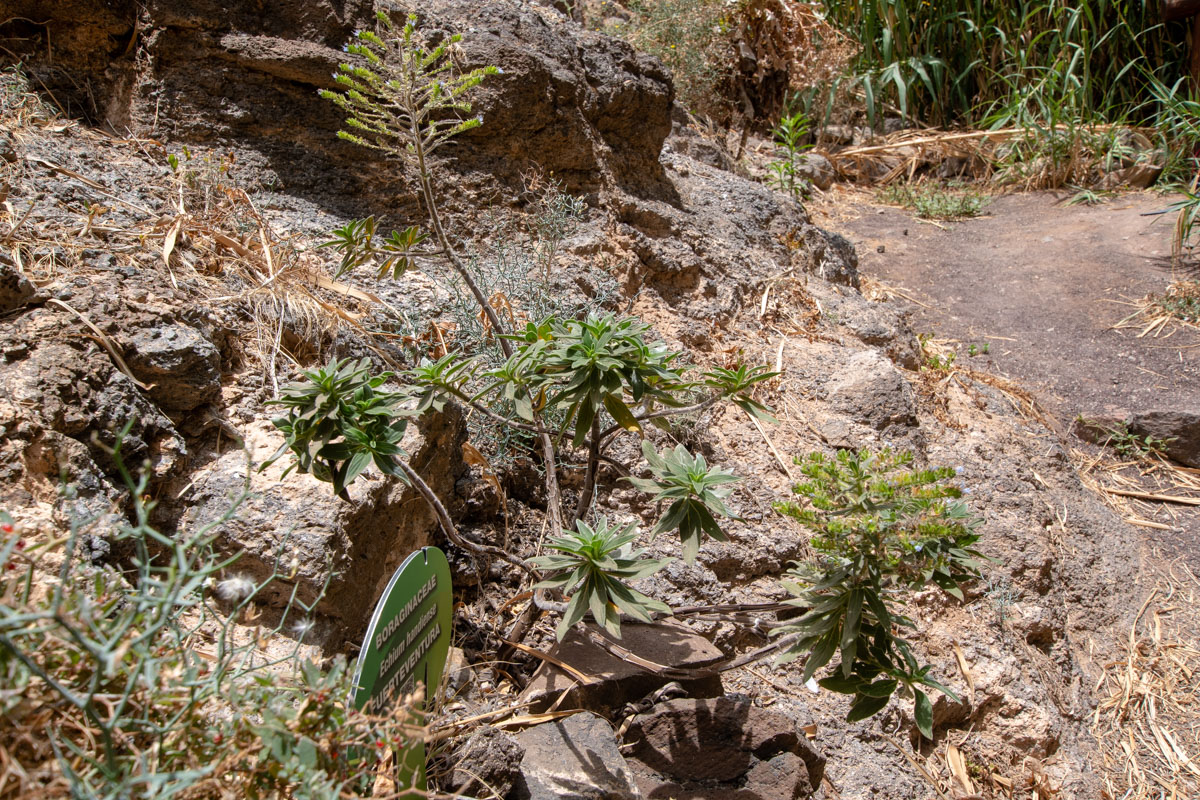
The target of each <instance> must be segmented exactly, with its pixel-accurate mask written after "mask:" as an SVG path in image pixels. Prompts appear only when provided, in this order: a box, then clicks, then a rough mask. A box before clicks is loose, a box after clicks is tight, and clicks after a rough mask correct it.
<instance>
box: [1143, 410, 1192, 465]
mask: <svg viewBox="0 0 1200 800" xmlns="http://www.w3.org/2000/svg"><path fill="white" fill-rule="evenodd" d="M1127 426H1128V428H1129V432H1130V433H1133V434H1136V435H1138V436H1151V437H1153V438H1155V439H1159V440H1161V441H1163V442H1165V443H1166V444H1165V445H1164V446H1163V449H1164V450H1166V453H1167V455H1168V456H1170V457H1171V458H1173V459H1175V460H1176V461H1178V462H1179V463H1181V464H1186V465H1187V466H1189V467H1200V412H1198V411H1176V410H1168V411H1142V412H1138V413H1136V414H1133V415H1132V416H1130V418H1129V421H1128V423H1127Z"/></svg>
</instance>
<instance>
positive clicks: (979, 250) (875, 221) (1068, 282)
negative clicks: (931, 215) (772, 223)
mask: <svg viewBox="0 0 1200 800" xmlns="http://www.w3.org/2000/svg"><path fill="white" fill-rule="evenodd" d="M1064 198H1065V196H1064ZM1172 199H1173V198H1171V197H1165V196H1162V195H1155V194H1150V193H1141V194H1130V195H1126V196H1123V197H1119V198H1117V199H1115V200H1112V201H1110V202H1109V203H1107V204H1104V205H1100V206H1092V207H1089V206H1068V205H1066V204H1065V202H1062V200H1061V199H1060V198H1058V197H1055V196H1054V195H1051V194H1047V193H1038V194H1013V195H1007V196H1003V197H998V198H996V199H995V200H994V201H993V202H992V203H991V204H990V205H989V206H988V207H987V209H986V212H985V214H986V215H985V216H983V217H980V218H976V219H970V220H965V221H962V222H938V223H936V224H934V223H930V222H925V221H920V220H917V219H915V218H914V217H913V216H912V215H911V214H910V213H909V212H907V211H904V210H901V209H898V208H893V207H888V206H881V205H879V204H878V203H876V202H875V201H874V199H873V197H872V196H871V195H869V194H867V193H861V192H836V191H835V192H834V193H833V195H832V197H831V199H830V200H829V201H827V202H824V203H823V204H820V205H819V208H818V210H817V214H816V219H817V221H818V223H819V224H821V223H823V224H827V225H828V226H829V227H832V228H833V229H835V230H838V231H841V232H843V233H845V234H846V235H847V236H848V237H849V238H850V239H851V240H852V242H853V243H854V245H855V246H856V248H857V249H858V252H859V257H860V260H861V267H862V272H863V273H864V274H866V275H869V276H871V277H874V278H876V279H878V280H879V281H881V282H882V283H884V284H885V285H887V286H889V287H895V288H897V289H899V290H900V291H901V292H902V293H903V294H904V295H906V296H908V297H909V298H910V299H911V300H913V301H914V305H913V310H914V319H913V327H914V328H915V329H916V330H917V331H920V332H932V333H933V334H934V336H935V337H937V338H938V339H947V340H951V341H950V342H949V344H950V345H951V346H952V347H954V348H955V349H956V350H957V353H958V359H959V363H962V364H965V365H967V366H970V367H972V368H975V369H982V370H985V371H989V372H993V373H998V374H1002V375H1006V376H1008V377H1011V378H1013V379H1015V380H1016V381H1017V382H1018V383H1020V384H1021V385H1023V386H1024V387H1026V388H1027V389H1029V390H1030V391H1032V392H1033V393H1034V395H1035V396H1036V397H1037V398H1038V400H1039V401H1040V402H1041V403H1042V405H1043V406H1044V407H1045V408H1046V409H1047V410H1048V411H1050V412H1051V413H1052V414H1053V416H1054V417H1055V418H1056V420H1057V421H1058V423H1059V426H1060V429H1062V430H1067V428H1068V427H1069V425H1070V423H1071V421H1072V420H1073V419H1074V418H1075V417H1076V416H1077V415H1080V414H1082V415H1083V416H1085V417H1088V416H1094V415H1103V416H1108V417H1115V418H1118V419H1119V418H1123V416H1124V414H1125V413H1126V412H1137V411H1147V410H1152V409H1180V410H1195V409H1200V334H1198V333H1197V331H1196V330H1195V329H1193V328H1186V327H1182V326H1175V325H1172V326H1170V327H1168V328H1165V329H1164V330H1163V331H1161V332H1160V334H1159V335H1157V336H1155V335H1153V334H1152V335H1147V336H1142V337H1141V338H1139V336H1138V334H1139V333H1140V332H1141V328H1137V327H1125V328H1121V329H1116V328H1114V326H1115V325H1116V324H1117V323H1118V322H1120V321H1121V320H1122V319H1123V318H1125V317H1127V316H1129V315H1130V314H1132V313H1133V312H1135V310H1136V305H1135V304H1136V301H1138V300H1139V299H1140V298H1142V297H1144V296H1146V295H1148V294H1158V293H1161V292H1162V291H1163V290H1165V289H1166V288H1167V286H1168V285H1169V284H1170V283H1171V281H1172V274H1171V268H1170V265H1169V263H1168V259H1167V256H1168V255H1169V254H1170V239H1171V233H1172V225H1173V224H1174V215H1173V214H1162V215H1153V216H1148V214H1150V213H1151V212H1155V211H1160V210H1162V209H1165V208H1167V207H1168V206H1169V205H1170V204H1171V202H1172ZM822 214H824V215H826V216H825V217H824V218H822ZM984 343H987V345H988V350H987V353H986V354H984V353H983V352H982V351H983V345H984ZM972 344H974V345H975V349H976V353H977V354H976V355H975V356H973V357H972V356H971V355H970V354H969V353H970V347H971V345H972ZM1072 444H1073V445H1075V446H1082V445H1081V443H1080V442H1078V441H1077V440H1076V441H1073V442H1072ZM1146 472H1147V470H1146V469H1145V466H1144V465H1137V466H1136V467H1134V468H1127V469H1126V470H1124V472H1122V473H1120V474H1121V476H1123V477H1117V475H1116V473H1109V474H1108V475H1107V476H1106V477H1107V478H1111V479H1116V480H1123V479H1128V480H1132V481H1135V482H1137V483H1138V484H1140V485H1141V486H1142V487H1143V488H1146V489H1149V490H1151V491H1155V490H1160V491H1161V490H1164V489H1173V488H1176V487H1174V486H1173V485H1172V484H1171V483H1170V482H1166V483H1164V482H1163V481H1162V480H1161V478H1160V477H1159V476H1157V475H1153V474H1152V475H1151V476H1149V478H1148V477H1147V475H1146V474H1145V473H1146ZM1160 472H1161V471H1160ZM1175 493H1177V494H1178V492H1175ZM1130 513H1131V515H1133V516H1136V517H1137V518H1139V519H1144V520H1153V521H1155V522H1156V524H1162V525H1167V526H1169V528H1170V531H1169V532H1168V533H1167V534H1165V535H1160V534H1157V533H1156V534H1155V537H1154V538H1156V539H1159V540H1160V541H1162V542H1164V544H1165V549H1166V550H1167V551H1168V553H1170V554H1172V555H1176V554H1186V555H1187V556H1188V560H1189V561H1191V562H1192V563H1193V564H1197V563H1200V545H1198V542H1200V514H1197V513H1196V512H1195V511H1191V510H1186V511H1185V510H1181V509H1179V508H1178V507H1166V506H1164V505H1162V504H1140V505H1138V506H1137V507H1136V508H1131V509H1130Z"/></svg>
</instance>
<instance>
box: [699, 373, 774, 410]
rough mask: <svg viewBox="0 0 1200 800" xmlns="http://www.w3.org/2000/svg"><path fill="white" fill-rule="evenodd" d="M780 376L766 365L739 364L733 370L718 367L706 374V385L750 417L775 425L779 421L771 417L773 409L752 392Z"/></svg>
mask: <svg viewBox="0 0 1200 800" xmlns="http://www.w3.org/2000/svg"><path fill="white" fill-rule="evenodd" d="M778 374H779V373H778V372H772V371H771V370H770V369H769V368H768V367H766V366H764V365H759V366H756V367H749V366H746V365H745V364H738V365H737V366H736V367H734V368H733V369H726V368H724V367H716V368H714V369H712V370H709V371H708V372H706V373H704V385H705V386H707V387H709V388H710V389H714V390H715V391H717V392H719V393H720V395H721V396H722V397H728V398H729V401H730V402H731V403H733V404H734V405H735V406H737V407H738V408H740V409H742V410H743V411H745V412H746V413H747V414H749V415H750V416H752V417H756V418H758V419H760V420H762V421H763V422H771V423H774V422H777V420H776V419H775V417H773V416H772V415H771V409H769V408H767V407H766V406H764V405H763V404H762V403H760V402H758V401H757V400H755V399H754V398H753V397H752V396H751V395H750V390H751V389H753V388H754V386H755V385H756V384H759V383H762V382H763V381H768V380H770V379H771V378H774V377H775V376H776V375H778Z"/></svg>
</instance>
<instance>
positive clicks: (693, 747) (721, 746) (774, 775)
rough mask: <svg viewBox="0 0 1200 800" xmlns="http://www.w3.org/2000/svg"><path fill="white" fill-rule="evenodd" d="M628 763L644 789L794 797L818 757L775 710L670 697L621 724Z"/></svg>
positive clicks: (810, 777) (715, 796)
mask: <svg viewBox="0 0 1200 800" xmlns="http://www.w3.org/2000/svg"><path fill="white" fill-rule="evenodd" d="M626 739H627V741H628V742H629V743H630V744H632V746H633V749H632V753H631V755H630V766H631V767H632V768H633V770H634V773H635V774H636V775H637V780H638V786H639V787H640V788H641V790H642V793H643V794H645V795H646V796H647V797H689V798H695V800H701V798H704V799H706V800H707V799H709V798H711V800H726V799H727V798H737V800H798V798H802V797H806V796H808V795H809V794H812V792H813V791H814V790H815V789H816V788H817V787H818V786H819V785H820V783H821V777H822V776H823V775H824V773H825V757H824V756H823V755H821V754H820V753H819V752H818V751H817V750H816V748H814V747H813V746H812V745H811V744H810V743H809V741H808V739H807V738H805V736H804V734H803V733H801V732H800V731H799V730H798V729H797V728H796V723H795V721H794V720H791V719H789V718H787V717H785V716H783V715H782V714H777V713H775V712H773V711H767V710H764V709H761V708H757V707H755V706H754V704H752V703H749V702H743V701H737V700H732V699H729V698H723V697H722V698H716V699H712V700H690V699H689V700H671V701H669V702H667V703H663V704H662V705H659V706H657V707H655V709H654V710H653V711H652V712H651V713H649V714H646V715H644V716H640V717H637V718H636V719H635V720H634V722H633V724H632V725H631V726H630V728H629V732H628V735H627V736H626Z"/></svg>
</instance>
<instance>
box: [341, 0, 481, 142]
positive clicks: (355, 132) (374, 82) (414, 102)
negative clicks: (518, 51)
mask: <svg viewBox="0 0 1200 800" xmlns="http://www.w3.org/2000/svg"><path fill="white" fill-rule="evenodd" d="M377 20H378V33H377V32H374V31H359V32H358V33H356V34H355V39H354V40H353V41H352V42H351V43H350V44H349V45H347V47H346V50H347V52H349V53H351V54H352V55H355V56H358V57H359V58H358V60H357V61H356V62H355V63H345V64H340V65H339V66H338V72H337V73H335V74H334V76H333V77H334V80H336V81H337V83H338V85H339V87H340V89H341V90H340V91H332V90H329V89H325V90H322V91H321V93H320V94H321V96H322V97H323V98H325V99H326V100H329V101H331V102H333V103H335V104H336V105H337V106H338V107H339V108H341V109H342V110H343V111H345V112H346V113H347V115H348V116H347V118H346V128H348V130H342V131H339V132H338V136H340V137H341V138H343V139H346V140H348V141H351V142H354V143H355V144H359V145H363V146H364V147H371V148H374V149H377V150H384V151H387V152H390V153H395V154H399V155H404V154H405V153H409V152H411V151H412V140H413V137H420V141H421V143H422V145H423V152H424V155H425V156H426V157H428V156H429V155H431V154H432V153H433V152H434V151H436V150H437V149H438V148H439V147H440V146H441V145H443V144H444V143H445V142H446V141H447V140H449V139H450V138H451V137H453V136H455V135H457V134H459V133H462V132H464V131H467V130H470V129H472V128H477V127H479V125H481V124H482V120H481V119H479V118H478V117H470V118H467V119H464V118H463V116H464V115H467V114H470V113H471V104H470V103H469V102H467V100H466V93H467V92H469V91H470V90H471V89H472V88H474V87H475V86H478V85H479V84H480V83H481V82H482V81H483V79H484V78H485V77H486V76H488V75H495V74H498V73H499V72H500V70H499V69H498V68H496V67H490V66H489V67H480V68H478V69H474V70H471V71H469V72H465V73H458V72H457V71H456V70H455V69H454V64H453V61H452V60H451V58H450V51H449V50H450V48H451V47H452V46H453V45H455V44H457V43H458V42H459V41H460V39H461V37H460V36H459V35H458V34H454V35H452V36H448V37H446V38H444V39H442V41H441V42H440V43H439V44H438V45H437V46H436V47H433V48H427V47H425V46H424V45H423V44H422V43H421V42H420V41H419V40H418V38H417V36H416V30H417V17H416V15H415V14H410V15H409V16H408V18H407V19H406V21H405V23H404V25H403V26H402V27H401V28H400V30H399V32H397V31H396V29H395V25H394V24H393V23H392V21H391V18H390V17H389V16H388V15H387V14H386V13H384V12H382V11H381V12H379V13H378V14H377ZM397 142H399V144H397ZM422 166H423V165H422Z"/></svg>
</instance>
